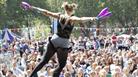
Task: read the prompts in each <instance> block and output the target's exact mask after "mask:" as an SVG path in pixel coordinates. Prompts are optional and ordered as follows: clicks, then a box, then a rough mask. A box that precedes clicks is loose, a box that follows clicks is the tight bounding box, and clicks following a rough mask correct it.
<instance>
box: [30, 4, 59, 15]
mask: <svg viewBox="0 0 138 77" xmlns="http://www.w3.org/2000/svg"><path fill="white" fill-rule="evenodd" d="M31 9H32V10H33V9H34V10H38V11H40V12H42V13H43V14H44V15H46V16H51V17H54V18H59V15H60V13H54V12H50V11H48V10H46V9H42V8H39V7H35V6H32V7H31Z"/></svg>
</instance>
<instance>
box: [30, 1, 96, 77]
mask: <svg viewBox="0 0 138 77" xmlns="http://www.w3.org/2000/svg"><path fill="white" fill-rule="evenodd" d="M62 7H63V8H64V11H65V14H60V13H53V12H50V11H48V10H45V9H41V8H38V7H35V6H31V7H30V9H32V10H37V11H40V12H42V13H43V14H44V15H45V16H51V17H54V18H57V19H58V32H57V33H56V34H54V35H53V36H52V37H51V39H50V40H49V43H48V45H47V51H46V52H45V53H44V55H43V59H42V61H41V62H40V63H39V64H38V65H37V66H36V68H35V69H34V70H33V72H32V73H31V75H30V77H38V76H37V75H36V73H37V72H38V71H39V70H40V69H41V68H42V67H43V66H44V65H45V64H46V63H48V61H49V59H50V58H51V57H52V56H53V55H54V54H55V53H57V58H58V62H59V66H58V67H57V68H56V69H55V71H54V72H53V77H59V75H60V72H61V71H62V69H63V68H64V66H65V65H66V60H67V56H68V49H69V47H70V46H69V38H70V34H71V32H72V29H73V27H74V23H76V22H78V23H79V22H87V21H94V20H96V19H97V18H96V17H77V16H74V12H75V9H77V5H76V4H75V3H72V4H68V2H64V3H63V5H62Z"/></svg>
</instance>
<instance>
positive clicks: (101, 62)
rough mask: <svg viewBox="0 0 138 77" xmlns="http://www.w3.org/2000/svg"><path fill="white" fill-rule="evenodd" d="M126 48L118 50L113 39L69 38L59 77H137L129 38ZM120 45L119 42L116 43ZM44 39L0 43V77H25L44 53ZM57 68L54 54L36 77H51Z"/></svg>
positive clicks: (114, 37) (132, 42)
mask: <svg viewBox="0 0 138 77" xmlns="http://www.w3.org/2000/svg"><path fill="white" fill-rule="evenodd" d="M127 41H128V42H127V43H126V42H124V44H125V43H126V44H127V45H126V47H123V46H121V47H120V46H119V44H118V39H117V36H116V35H112V36H108V37H107V36H106V37H105V36H98V37H81V36H80V37H78V38H76V37H73V36H72V37H71V39H70V45H71V47H72V48H71V50H70V53H69V54H68V58H67V64H66V66H65V67H64V69H63V70H62V72H61V74H60V77H137V76H138V65H137V63H138V61H137V55H138V54H137V50H134V48H133V47H132V46H134V44H136V43H135V42H136V39H131V38H129V39H128V40H127ZM119 42H120V41H119ZM47 43H48V39H40V40H25V39H22V40H15V41H14V42H12V43H10V44H9V43H7V42H4V43H2V46H1V50H0V77H28V76H29V75H30V73H31V72H32V71H33V69H34V68H35V66H36V65H37V64H38V63H39V62H40V61H41V59H42V57H43V54H44V53H45V52H46V51H45V50H46V46H47ZM57 65H58V61H57V57H56V54H55V55H54V56H53V57H52V58H51V59H50V61H49V62H48V64H46V65H45V66H44V67H43V68H42V69H41V70H40V71H39V72H38V76H39V77H52V72H53V70H54V69H55V68H56V66H57Z"/></svg>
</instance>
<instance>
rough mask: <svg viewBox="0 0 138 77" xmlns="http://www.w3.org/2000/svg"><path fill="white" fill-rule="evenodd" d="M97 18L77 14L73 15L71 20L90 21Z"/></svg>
mask: <svg viewBox="0 0 138 77" xmlns="http://www.w3.org/2000/svg"><path fill="white" fill-rule="evenodd" d="M95 20H97V17H76V16H72V17H71V18H70V21H72V22H75V23H76V22H89V21H95Z"/></svg>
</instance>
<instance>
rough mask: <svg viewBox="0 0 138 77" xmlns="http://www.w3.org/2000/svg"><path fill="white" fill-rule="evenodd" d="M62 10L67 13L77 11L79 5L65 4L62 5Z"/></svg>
mask: <svg viewBox="0 0 138 77" xmlns="http://www.w3.org/2000/svg"><path fill="white" fill-rule="evenodd" d="M62 8H64V9H65V10H66V11H70V12H72V11H74V10H75V9H77V4H75V3H72V4H69V3H68V2H64V3H63V4H62Z"/></svg>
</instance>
